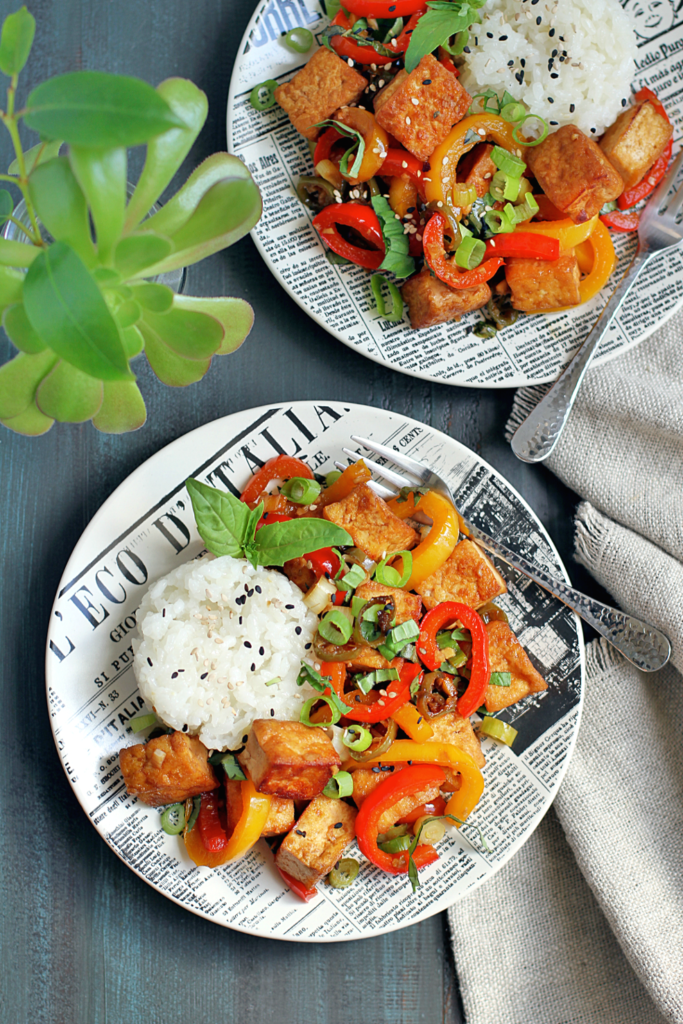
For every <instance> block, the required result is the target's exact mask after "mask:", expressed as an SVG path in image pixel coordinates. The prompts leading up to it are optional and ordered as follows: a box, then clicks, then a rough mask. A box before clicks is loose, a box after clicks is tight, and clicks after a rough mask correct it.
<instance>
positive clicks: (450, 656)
mask: <svg viewBox="0 0 683 1024" xmlns="http://www.w3.org/2000/svg"><path fill="white" fill-rule="evenodd" d="M369 481H370V473H369V471H368V469H367V467H366V466H365V464H364V463H363V462H362V461H358V462H355V463H353V464H352V465H350V466H349V467H348V468H347V469H346V470H344V472H343V473H341V474H340V473H338V472H334V473H331V474H329V475H328V476H327V477H324V478H323V477H317V478H316V476H315V475H314V473H313V472H312V471H311V469H310V468H309V467H308V466H307V465H306V464H305V463H304V462H302V461H301V460H299V459H297V458H293V457H290V456H285V455H280V456H277V457H276V458H274V459H271V460H270V461H269V462H267V463H265V465H264V466H263V467H261V468H260V469H259V470H258V471H257V472H256V474H255V475H254V476H253V477H252V479H251V480H250V481H249V483H248V484H247V486H246V488H245V490H244V491H243V492H242V494H241V498H237V497H235V496H233V495H232V494H230V493H226V492H223V491H219V490H216V489H214V488H211V487H208V486H207V485H205V484H202V483H199V482H198V481H195V480H189V481H188V484H187V486H188V491H189V493H190V496H191V498H192V503H193V508H194V512H195V518H196V521H197V527H198V530H199V533H200V535H201V537H202V539H203V541H204V543H205V545H206V547H207V549H208V553H204V554H203V555H202V556H200V557H199V558H198V559H195V560H194V561H193V562H190V563H188V564H187V565H185V566H181V567H180V568H179V569H176V570H174V571H173V572H172V573H170V574H169V575H168V576H166V577H164V578H162V579H160V580H157V581H156V582H155V583H153V584H152V586H151V587H150V589H149V591H148V593H147V594H146V595H145V597H144V599H143V601H142V605H141V608H140V611H139V615H138V628H139V634H140V635H139V638H138V639H137V640H136V641H135V673H136V677H137V680H138V683H139V686H140V691H141V693H142V696H143V697H144V698H145V700H146V702H147V704H148V706H149V707H151V708H152V709H153V711H152V713H149V714H143V715H141V716H139V717H138V719H137V720H135V721H134V723H133V728H134V731H136V732H138V731H141V730H142V729H149V730H151V731H150V732H149V734H148V738H147V742H146V743H139V744H135V745H133V746H130V747H127V748H124V749H122V750H121V752H120V763H121V769H122V772H123V776H124V779H125V782H126V786H127V789H128V793H129V794H130V795H131V796H133V797H137V798H138V799H139V800H140V801H142V802H143V803H146V804H149V805H151V806H153V807H163V808H164V810H163V811H162V813H161V826H162V827H163V829H164V830H165V831H166V832H168V833H170V834H180V833H182V839H183V841H184V843H185V847H186V849H187V852H188V854H189V856H190V857H191V858H192V860H193V861H194V862H195V863H196V864H198V865H206V866H208V867H217V866H219V865H221V864H226V863H228V862H230V861H233V860H235V859H237V858H239V857H241V856H243V855H244V854H245V853H247V851H248V850H249V849H251V847H252V846H253V845H254V844H255V843H256V842H257V841H258V840H259V839H260V838H261V837H265V838H267V839H269V842H270V843H271V845H272V849H273V852H274V857H275V864H276V866H277V868H278V870H279V871H280V873H281V874H282V877H283V879H284V881H285V883H286V884H287V886H289V888H290V889H291V890H292V891H293V892H294V893H296V894H297V895H299V896H301V897H302V898H303V899H311V898H313V897H314V896H315V895H316V886H317V885H318V884H320V883H321V882H323V881H324V880H326V881H327V884H329V885H331V886H333V887H345V886H348V885H351V884H352V882H353V881H354V879H355V878H356V877H357V876H358V874H359V871H362V866H361V864H360V863H359V861H358V860H357V859H356V858H353V857H345V856H344V854H345V851H346V849H347V847H348V846H349V844H350V843H352V841H353V840H354V839H356V840H357V844H358V848H359V850H360V852H361V854H362V856H363V857H364V858H366V860H367V861H368V862H370V864H371V865H375V866H376V867H377V868H379V869H381V870H382V871H385V872H388V873H390V874H393V875H397V874H404V873H407V874H408V875H409V878H410V881H411V882H412V884H413V889H415V888H416V887H417V885H418V871H419V869H420V868H421V867H424V866H426V865H428V864H432V863H433V862H434V861H436V860H437V859H438V857H439V853H438V843H439V841H440V840H441V839H443V837H444V835H445V834H446V831H447V830H448V829H450V828H459V827H460V826H461V825H462V824H463V823H464V822H466V821H467V818H468V816H469V815H470V813H471V812H472V810H473V809H474V807H475V806H476V805H477V802H478V801H479V799H480V797H481V794H482V792H483V789H484V776H483V774H482V769H483V768H484V765H485V759H484V755H483V753H482V749H481V743H480V736H481V735H486V736H489V737H492V738H494V739H496V740H498V741H500V742H502V743H507V744H512V742H513V741H514V738H515V736H516V735H517V734H516V731H515V730H514V729H513V728H512V727H511V726H510V725H509V724H507V723H505V722H504V721H502V720H501V719H500V718H498V717H496V715H497V713H498V712H499V711H501V710H502V709H504V708H507V707H509V706H510V705H512V704H515V703H516V702H517V701H520V700H523V699H524V698H525V697H527V696H529V695H530V694H533V693H537V692H539V691H541V690H545V689H546V683H545V681H544V680H543V678H542V677H541V675H540V674H539V673H538V671H537V670H536V669H535V668H534V666H533V664H532V662H531V660H530V659H529V657H528V655H527V654H526V652H525V651H524V650H523V648H522V646H521V645H520V643H519V641H518V640H517V638H516V637H515V635H514V633H513V632H512V630H511V629H510V626H509V625H508V622H507V617H506V615H505V613H504V611H502V610H501V609H500V608H498V607H497V606H496V605H495V604H494V603H493V601H494V599H495V598H497V597H499V596H500V595H502V594H504V593H505V591H506V586H505V581H504V579H503V578H502V576H501V575H500V574H499V572H498V571H497V570H496V568H495V567H494V565H493V564H492V562H491V561H490V560H489V559H488V558H487V556H486V555H485V554H484V553H483V552H482V551H481V550H480V548H479V547H478V546H477V545H476V544H475V543H474V542H473V541H472V540H470V539H469V538H468V536H467V535H466V533H467V530H466V527H465V524H464V523H463V521H462V520H461V519H460V517H459V515H458V513H457V511H456V509H455V508H454V507H453V505H452V504H451V503H450V502H449V501H448V500H447V499H446V498H444V497H443V496H442V495H440V494H438V493H436V492H434V491H430V490H426V491H425V490H423V489H416V490H414V491H404V492H401V493H400V494H399V495H397V496H396V498H394V499H391V500H389V501H386V502H385V501H384V500H382V499H381V498H379V497H378V496H377V495H376V493H375V492H374V491H373V489H372V488H371V486H369Z"/></svg>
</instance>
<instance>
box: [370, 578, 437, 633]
mask: <svg viewBox="0 0 683 1024" xmlns="http://www.w3.org/2000/svg"><path fill="white" fill-rule="evenodd" d="M356 597H360V598H361V600H362V601H374V600H375V598H377V597H387V598H391V600H392V601H393V602H394V607H395V608H396V625H397V626H400V625H401V623H402V622H407V621H408V619H415V621H416V622H417V621H418V620H419V618H420V614H421V612H422V599H421V598H420V597H418V596H417V594H410V593H408V591H406V590H399V588H398V587H385V586H383V585H382V584H381V583H377V581H376V580H368V581H367V582H366V583H361V585H360V586H359V587H356Z"/></svg>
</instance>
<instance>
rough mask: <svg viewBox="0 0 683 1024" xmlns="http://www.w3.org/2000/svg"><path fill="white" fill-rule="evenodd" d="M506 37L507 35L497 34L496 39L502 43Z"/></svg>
mask: <svg viewBox="0 0 683 1024" xmlns="http://www.w3.org/2000/svg"><path fill="white" fill-rule="evenodd" d="M506 39H507V36H498V40H499V42H501V43H504V42H505V40H506Z"/></svg>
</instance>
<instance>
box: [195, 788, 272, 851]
mask: <svg viewBox="0 0 683 1024" xmlns="http://www.w3.org/2000/svg"><path fill="white" fill-rule="evenodd" d="M241 796H242V813H241V815H240V817H239V820H238V822H237V824H236V825H235V828H234V829H233V831H232V834H231V835H230V836H229V837H227V836H226V835H225V833H224V832H223V834H222V837H220V836H218V835H217V830H216V829H215V827H213V826H214V825H215V822H213V821H211V822H208V824H209V826H210V830H211V832H212V833H213V835H214V837H215V842H214V844H213V845H215V846H216V847H217V848H216V849H215V850H211V849H208V848H207V840H206V838H205V836H206V833H207V829H206V828H205V829H204V830H202V827H201V821H200V819H201V817H202V812H204V811H205V807H206V812H207V813H208V815H209V816H210V817H211V818H213V816H214V814H215V815H216V818H217V809H216V798H215V796H214V795H213V794H212V793H205V794H204V795H203V796H202V807H201V810H200V812H199V818H198V819H197V822H196V823H195V827H194V828H193V829H192V831H191V832H186V833H185V836H184V839H185V848H186V849H187V852H188V853H189V855H190V857H191V858H192V860H193V861H194V862H195V864H198V865H204V866H206V867H209V868H215V867H218V866H219V865H220V864H226V863H227V862H228V861H230V860H237V859H238V858H240V857H243V856H244V854H245V853H247V852H248V851H249V850H250V849H251V848H252V846H253V845H254V843H256V842H257V841H258V839H259V837H260V835H261V833H262V832H263V827H264V825H265V823H266V821H267V819H268V814H269V812H270V804H271V798H270V796H268V795H267V794H266V793H259V792H258V791H257V789H256V787H255V786H254V783H253V782H252V781H251V779H249V778H247V779H245V780H244V781H243V782H242V784H241ZM207 797H213V799H212V800H208V799H207ZM221 831H222V829H221ZM203 832H204V834H202V833H203ZM210 841H211V840H209V842H210Z"/></svg>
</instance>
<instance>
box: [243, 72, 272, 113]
mask: <svg viewBox="0 0 683 1024" xmlns="http://www.w3.org/2000/svg"><path fill="white" fill-rule="evenodd" d="M276 89H277V82H276V81H275V79H274V78H269V79H268V80H267V81H266V82H261V84H260V85H255V86H254V88H253V89H252V90H251V93H250V94H249V102H250V103H251V105H252V107H253V108H254V110H269V109H270V107H274V106H275V90H276Z"/></svg>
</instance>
